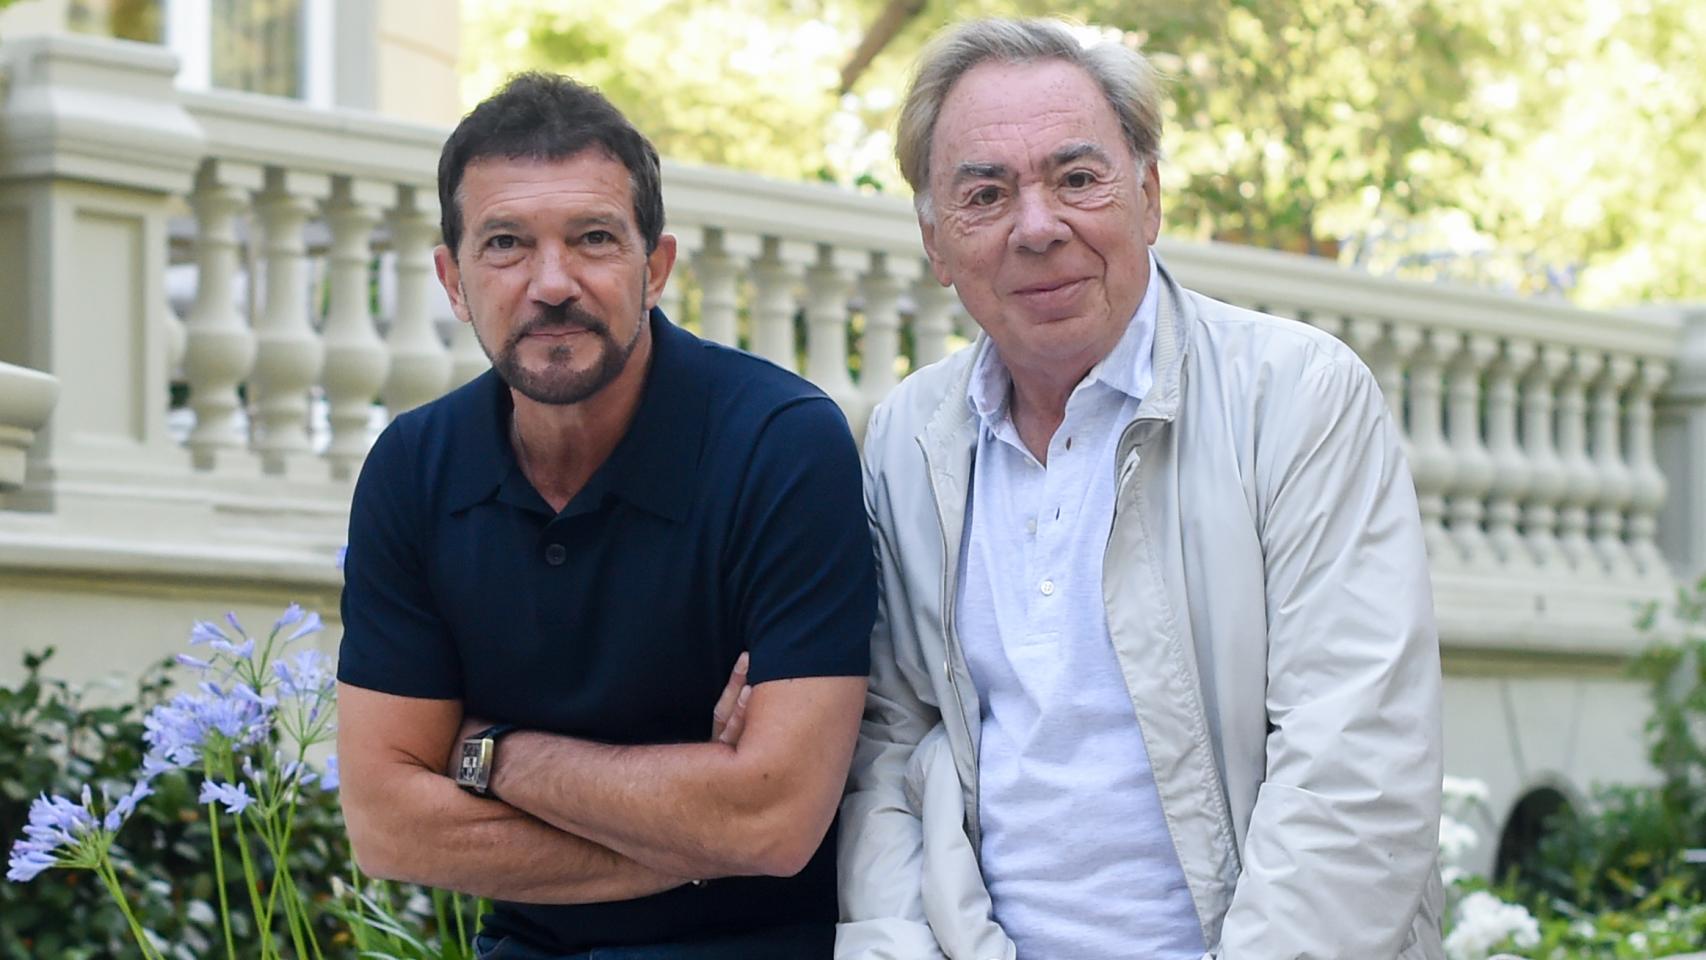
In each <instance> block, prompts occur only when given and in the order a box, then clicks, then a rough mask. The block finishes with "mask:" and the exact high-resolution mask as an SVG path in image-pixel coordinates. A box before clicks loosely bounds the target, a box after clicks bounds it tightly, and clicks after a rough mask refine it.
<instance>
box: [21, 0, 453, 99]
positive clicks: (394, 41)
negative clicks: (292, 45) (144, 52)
mask: <svg viewBox="0 0 1706 960" xmlns="http://www.w3.org/2000/svg"><path fill="white" fill-rule="evenodd" d="M336 2H337V3H338V4H340V5H341V7H342V9H340V10H339V16H340V18H343V19H342V22H341V23H340V28H347V27H349V26H354V27H356V29H357V30H359V31H360V32H361V33H363V34H365V33H367V32H368V31H369V30H371V31H372V32H371V35H370V36H369V37H367V38H366V39H365V40H364V39H363V38H362V37H360V36H356V37H355V38H354V39H353V42H352V38H351V36H350V34H349V33H347V32H346V33H344V34H342V36H341V37H340V40H341V41H342V42H340V44H339V46H340V47H342V46H344V44H346V43H347V44H349V47H348V48H346V49H343V50H340V51H337V52H336V53H334V52H332V51H320V52H317V54H318V55H320V56H324V57H327V58H335V59H336V60H338V61H339V62H338V63H337V69H339V70H340V71H345V72H348V73H350V74H352V76H350V77H346V78H340V80H339V82H338V89H339V101H338V102H340V103H346V104H349V105H352V106H357V107H360V108H365V109H372V110H374V111H376V112H378V113H382V114H385V115H387V116H391V117H396V118H397V119H399V120H408V121H413V122H416V123H427V124H434V125H438V126H450V125H452V124H454V123H455V122H456V121H457V119H458V118H460V117H461V116H462V99H461V84H460V81H459V78H458V76H457V59H458V57H459V56H460V54H461V35H462V20H461V16H462V13H461V6H460V4H459V3H458V0H336ZM69 7H70V0H22V2H20V3H16V4H14V5H12V6H10V7H7V8H6V10H5V11H4V12H0V37H19V36H25V35H28V34H40V33H63V32H64V31H65V29H66V28H65V24H66V18H67V11H68V9H69ZM351 8H360V9H351ZM351 81H353V85H352V83H351ZM346 98H347V99H346Z"/></svg>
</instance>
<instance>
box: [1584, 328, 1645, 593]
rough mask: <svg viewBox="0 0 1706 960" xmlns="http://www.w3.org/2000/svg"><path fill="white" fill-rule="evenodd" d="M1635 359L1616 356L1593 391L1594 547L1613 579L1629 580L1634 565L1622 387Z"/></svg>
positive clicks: (1632, 486) (1632, 490) (1631, 490)
mask: <svg viewBox="0 0 1706 960" xmlns="http://www.w3.org/2000/svg"><path fill="white" fill-rule="evenodd" d="M1636 369H1637V363H1636V360H1635V358H1634V357H1630V356H1626V355H1622V354H1617V355H1613V356H1612V357H1611V358H1610V360H1609V361H1608V362H1607V363H1606V364H1605V367H1604V370H1603V372H1602V373H1601V374H1600V377H1599V380H1598V381H1597V382H1596V383H1595V384H1594V391H1593V464H1594V471H1595V472H1596V473H1597V474H1599V485H1598V491H1597V493H1598V496H1597V497H1596V499H1595V500H1594V501H1593V503H1592V508H1593V546H1594V552H1595V553H1596V554H1598V556H1599V562H1600V564H1601V565H1602V566H1604V567H1605V570H1606V572H1607V573H1609V574H1611V575H1612V576H1621V577H1632V576H1634V574H1635V562H1634V560H1633V558H1631V557H1630V556H1629V551H1628V549H1627V548H1626V547H1625V546H1624V544H1623V515H1624V511H1625V510H1627V509H1628V508H1629V504H1630V502H1631V501H1632V500H1634V499H1635V476H1634V474H1633V473H1632V472H1631V471H1630V470H1629V468H1628V467H1627V466H1625V465H1624V463H1623V441H1622V439H1621V428H1622V420H1623V405H1622V403H1621V400H1622V396H1623V388H1624V386H1625V385H1626V384H1627V383H1628V382H1629V380H1630V378H1632V377H1633V376H1634V375H1635V371H1636Z"/></svg>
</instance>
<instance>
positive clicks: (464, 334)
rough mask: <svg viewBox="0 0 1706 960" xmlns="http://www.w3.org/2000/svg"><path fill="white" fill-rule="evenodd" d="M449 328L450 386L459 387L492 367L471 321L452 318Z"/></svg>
mask: <svg viewBox="0 0 1706 960" xmlns="http://www.w3.org/2000/svg"><path fill="white" fill-rule="evenodd" d="M452 323H454V324H455V325H454V326H452V327H451V328H450V384H449V385H450V387H451V388H455V387H460V386H462V385H463V384H464V383H467V382H468V381H470V380H472V379H474V378H475V377H477V376H479V375H480V374H482V373H485V372H486V371H487V370H490V369H491V368H492V361H491V359H490V358H488V357H487V356H486V351H485V348H483V347H481V346H480V338H479V336H478V335H477V334H475V333H474V325H473V324H472V323H463V322H462V321H460V320H454V319H453V320H452Z"/></svg>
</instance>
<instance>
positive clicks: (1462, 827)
mask: <svg viewBox="0 0 1706 960" xmlns="http://www.w3.org/2000/svg"><path fill="white" fill-rule="evenodd" d="M1480 842H1481V835H1480V834H1478V833H1476V832H1475V828H1474V827H1471V826H1470V825H1469V824H1467V823H1464V822H1463V821H1462V820H1459V819H1457V818H1456V817H1454V816H1451V815H1450V814H1445V815H1443V816H1441V817H1440V818H1439V857H1440V859H1441V860H1443V861H1444V862H1446V863H1447V864H1456V863H1457V862H1458V861H1459V860H1461V859H1462V858H1463V855H1464V854H1466V853H1468V852H1469V851H1470V850H1473V849H1474V848H1475V845H1476V844H1478V843H1480Z"/></svg>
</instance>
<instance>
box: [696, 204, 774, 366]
mask: <svg viewBox="0 0 1706 960" xmlns="http://www.w3.org/2000/svg"><path fill="white" fill-rule="evenodd" d="M760 246H761V245H760V243H759V240H758V238H757V237H755V236H752V235H750V234H730V233H728V232H726V231H723V230H718V229H710V230H706V231H705V245H704V246H703V247H701V248H700V249H699V252H698V253H696V254H694V255H693V274H694V276H695V277H696V278H697V279H698V281H699V327H700V331H699V332H700V335H701V336H703V337H704V338H705V339H707V340H715V341H716V342H718V343H725V344H728V345H729V346H731V347H738V346H740V279H741V277H742V275H744V274H745V272H746V269H747V265H748V264H749V263H751V262H752V258H753V257H754V256H755V255H756V254H757V253H758V252H759V248H760Z"/></svg>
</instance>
